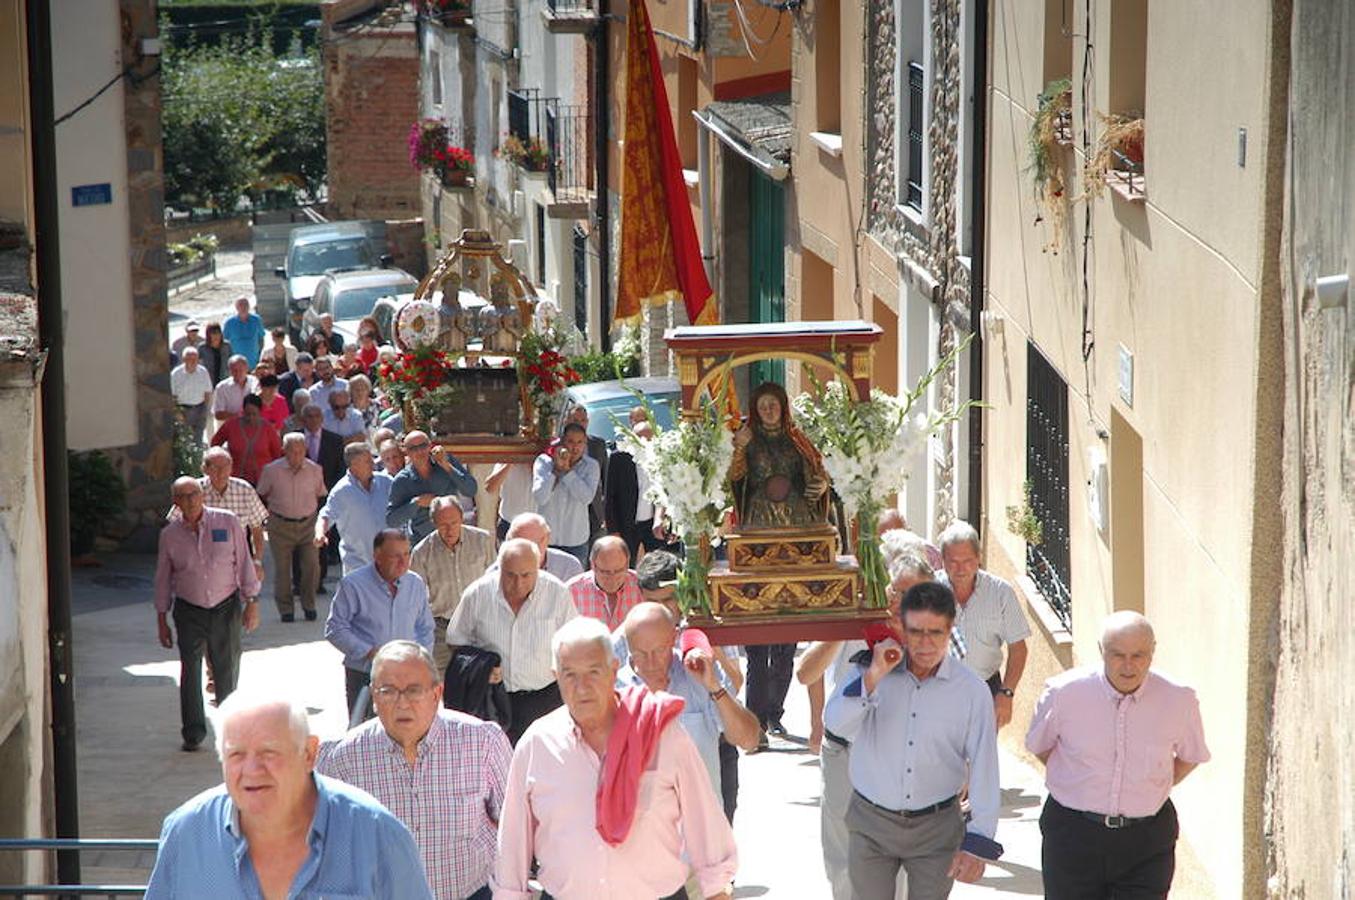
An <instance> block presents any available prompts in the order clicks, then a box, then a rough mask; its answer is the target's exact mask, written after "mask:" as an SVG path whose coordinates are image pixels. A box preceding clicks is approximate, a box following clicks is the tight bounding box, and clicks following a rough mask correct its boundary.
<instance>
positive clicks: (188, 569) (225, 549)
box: [155, 476, 259, 751]
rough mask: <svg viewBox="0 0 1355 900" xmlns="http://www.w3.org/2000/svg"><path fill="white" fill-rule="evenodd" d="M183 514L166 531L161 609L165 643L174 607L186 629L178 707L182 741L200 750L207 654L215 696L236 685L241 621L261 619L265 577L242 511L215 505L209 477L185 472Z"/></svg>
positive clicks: (179, 626) (158, 569)
mask: <svg viewBox="0 0 1355 900" xmlns="http://www.w3.org/2000/svg"><path fill="white" fill-rule="evenodd" d="M171 496H172V498H173V500H174V505H175V506H176V507H177V508H178V510H179V513H180V517H179V518H178V519H175V520H173V521H170V522H167V523H166V524H165V527H164V529H163V530H161V532H160V554H159V558H158V559H157V560H156V566H155V615H156V625H157V630H158V632H159V637H160V646H162V647H164V648H165V649H166V650H168V649H169V648H170V647H173V646H174V635H173V633H172V632H171V630H170V627H169V614H170V610H171V608H172V609H173V613H174V628H175V629H176V630H178V632H179V660H180V663H181V664H182V667H183V671H182V672H181V674H180V677H179V714H180V717H181V719H182V725H183V731H182V733H183V749H184V750H189V751H191V750H196V749H198V746H199V745H200V744H201V743H202V741H203V739H204V738H205V737H207V717H206V714H205V712H204V710H203V706H202V655H203V650H204V649H205V650H206V653H207V659H208V661H209V662H210V663H211V666H212V672H213V674H214V676H215V679H216V697H217V699H218V700H225V699H226V698H227V697H228V696H230V693H231V691H233V690H235V681H236V676H237V675H238V674H239V668H240V628H241V625H242V624H243V626H244V629H245V630H246V631H253V630H254V628H255V627H256V626H257V625H258V624H259V606H258V597H259V577H258V574H257V573H256V572H255V570H254V559H253V557H251V556H250V553H249V543H248V542H247V541H246V540H245V529H244V526H243V525H241V524H240V520H239V519H238V518H236V516H235V513H232V512H228V511H227V510H224V509H214V508H211V507H208V506H207V505H206V504H205V503H204V502H203V491H202V485H200V484H198V481H197V479H196V478H191V477H189V476H184V477H183V478H179V479H177V480H176V481H175V482H174V487H173V489H172V494H171Z"/></svg>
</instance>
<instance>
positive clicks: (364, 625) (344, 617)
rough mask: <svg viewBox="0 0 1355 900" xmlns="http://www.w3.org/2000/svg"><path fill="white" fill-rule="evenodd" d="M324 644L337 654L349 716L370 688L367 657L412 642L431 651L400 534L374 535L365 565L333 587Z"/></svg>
mask: <svg viewBox="0 0 1355 900" xmlns="http://www.w3.org/2000/svg"><path fill="white" fill-rule="evenodd" d="M325 639H326V640H328V641H329V642H330V643H331V644H333V645H334V646H335V647H336V648H338V650H339V651H340V652H341V653H343V671H344V691H345V693H346V694H347V696H348V712H349V714H350V715H351V714H352V713H353V712H354V707H355V706H356V705H357V699H358V694H359V693H360V692H361V691H362V689H363V688H364V687H366V686H367V685H368V684H370V683H371V680H372V658H373V657H374V656H376V651H377V650H379V649H380V648H381V645H382V644H385V643H387V642H388V641H394V640H406V641H415V642H416V643H418V644H421V645H422V646H424V647H427V648H428V649H429V651H430V652H431V651H432V649H433V616H432V614H431V613H430V612H429V611H428V586H427V585H425V584H424V583H423V579H422V578H420V577H419V576H418V575H415V574H414V573H412V572H410V571H409V538H408V537H407V536H406V535H405V533H404V532H403V531H400V530H399V529H398V528H384V529H382V530H381V531H378V532H377V534H376V537H375V538H374V539H373V541H372V563H371V565H368V566H363V567H362V568H361V569H358V570H357V571H356V572H354V573H353V574H352V575H345V576H344V578H343V580H342V581H340V582H339V589H338V590H337V591H335V592H334V602H333V603H332V604H330V607H329V618H328V619H327V620H326V621H325Z"/></svg>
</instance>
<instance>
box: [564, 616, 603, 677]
mask: <svg viewBox="0 0 1355 900" xmlns="http://www.w3.org/2000/svg"><path fill="white" fill-rule="evenodd" d="M585 644H597V645H598V646H599V647H601V648H602V649H603V650H605V651H606V653H607V661H608V662H615V661H616V649H615V648H614V647H613V646H612V633H611V631H609V630H608V629H607V625H606V623H604V622H603V621H602V620H601V619H595V618H593V617H592V616H578V617H577V618H573V619H570V620H569V621H568V622H566V623H565V624H563V625H561V626H560V628H559V630H557V631H556V632H555V636H554V637H552V638H551V639H550V658H551V662H552V664H553V665H554V666H555V671H557V672H558V671H560V652H561V651H562V650H565V649H566V648H569V647H581V646H583V645H585Z"/></svg>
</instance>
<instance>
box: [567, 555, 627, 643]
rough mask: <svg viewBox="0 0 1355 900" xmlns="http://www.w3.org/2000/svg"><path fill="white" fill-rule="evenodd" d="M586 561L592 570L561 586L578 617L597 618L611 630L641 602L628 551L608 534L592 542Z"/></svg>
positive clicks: (617, 626) (624, 619) (619, 625)
mask: <svg viewBox="0 0 1355 900" xmlns="http://www.w3.org/2000/svg"><path fill="white" fill-rule="evenodd" d="M588 561H589V564H590V565H591V566H592V569H591V570H590V571H587V572H581V573H580V574H578V575H575V576H574V577H573V578H571V579H569V582H568V583H567V584H566V585H565V587H567V588H569V594H570V596H571V597H573V599H574V607H575V608H576V609H578V611H579V615H581V616H592V617H593V618H594V619H600V620H601V621H602V622H603V623H604V624H606V626H607V627H608V628H609V629H611V630H612V631H615V630H616V629H618V628H620V627H621V623H622V622H624V621H626V615H627V614H628V613H629V612H630V611H631V610H632V609H634V608H635V606H636V604H638V603H640V602H642V601H643V600H644V599H645V596H644V594H643V593H641V591H640V581H639V579H638V578H636V576H635V572H634V571H633V570H632V569H631V568H630V550H629V549H627V547H626V542H625V541H624V540H622V539H621V538H619V537H617V536H616V535H614V534H609V535H607V536H606V537H600V538H598V539H597V540H596V541H594V542H593V552H592V553H591V554H590V555H589V557H588Z"/></svg>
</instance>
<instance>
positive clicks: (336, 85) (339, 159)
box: [325, 23, 419, 219]
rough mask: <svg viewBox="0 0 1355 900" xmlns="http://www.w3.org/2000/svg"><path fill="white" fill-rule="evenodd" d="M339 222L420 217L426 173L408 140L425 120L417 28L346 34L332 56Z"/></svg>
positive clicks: (330, 116)
mask: <svg viewBox="0 0 1355 900" xmlns="http://www.w3.org/2000/svg"><path fill="white" fill-rule="evenodd" d="M325 112H326V119H327V126H326V130H327V138H328V145H329V216H330V218H332V219H355V218H394V219H404V218H409V217H412V216H417V215H419V173H418V172H417V171H415V169H414V168H413V167H411V166H410V164H409V150H408V147H407V144H406V139H407V138H408V135H409V127H410V125H411V124H412V123H413V122H414V121H415V119H417V118H418V116H419V55H418V47H417V45H416V42H415V33H414V27H413V25H412V24H410V23H400V24H396V25H391V26H384V27H383V26H376V27H373V26H370V25H369V26H366V27H363V28H362V30H361V31H358V30H356V28H355V27H350V28H345V27H343V26H339V27H337V28H335V29H334V30H333V32H332V37H331V39H330V41H329V43H328V44H327V45H326V50H325Z"/></svg>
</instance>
